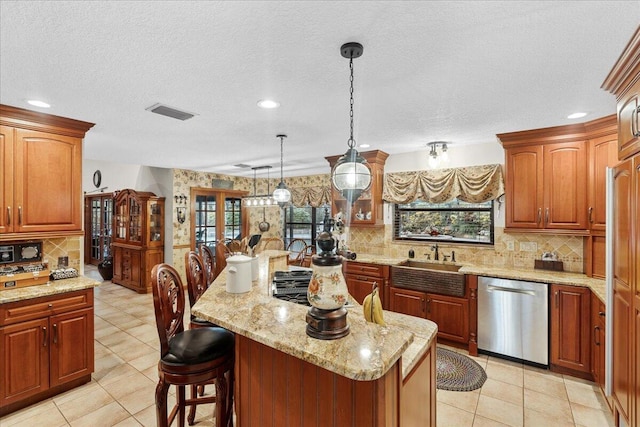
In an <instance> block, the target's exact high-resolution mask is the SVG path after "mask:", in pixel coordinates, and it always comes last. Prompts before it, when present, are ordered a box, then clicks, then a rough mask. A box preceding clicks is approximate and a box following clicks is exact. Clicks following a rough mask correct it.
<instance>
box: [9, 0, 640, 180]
mask: <svg viewBox="0 0 640 427" xmlns="http://www.w3.org/2000/svg"><path fill="white" fill-rule="evenodd" d="M0 19H1V22H0V26H1V28H0V57H1V60H0V102H1V103H3V104H8V105H14V106H18V107H22V108H30V109H33V110H40V111H46V112H48V113H51V114H55V115H60V116H65V117H71V118H76V119H79V120H84V121H89V122H93V123H96V126H95V127H94V128H93V129H91V130H90V131H89V133H88V134H87V136H86V139H85V141H86V143H85V151H84V157H85V158H88V159H95V160H104V161H113V162H120V163H132V164H142V165H148V166H158V167H178V168H184V169H194V170H202V171H212V172H220V173H226V174H232V175H245V176H252V174H253V172H252V171H251V170H250V169H249V170H246V169H239V168H237V167H234V166H233V165H235V164H238V163H244V164H248V165H250V166H260V165H267V164H271V165H273V166H274V167H277V166H278V164H279V160H280V152H279V149H280V144H279V140H278V139H277V138H276V134H278V133H286V134H288V135H289V138H288V139H287V140H285V145H284V152H285V153H284V160H285V166H284V169H285V175H288V176H292V175H305V174H312V173H326V172H328V170H329V168H328V163H327V162H326V161H325V160H324V157H325V156H330V155H336V154H341V153H343V152H344V151H345V150H346V147H347V145H346V144H347V139H348V136H349V121H348V118H349V111H348V109H349V99H348V96H349V70H348V60H346V59H344V58H342V56H340V53H339V48H340V46H341V45H342V44H343V43H345V42H348V41H358V42H360V43H362V44H363V45H364V55H363V56H362V57H361V58H358V59H356V60H354V70H355V112H354V114H355V139H356V141H357V142H358V143H368V144H370V145H371V148H368V149H381V150H384V151H386V152H388V153H390V154H394V153H403V152H413V151H420V150H424V151H425V152H426V148H425V145H426V143H427V142H429V141H433V140H444V141H449V142H451V143H452V144H455V145H461V146H463V145H465V144H478V143H495V141H496V137H495V134H496V133H502V132H510V131H516V130H525V129H532V128H539V127H548V126H557V125H562V124H567V123H571V122H572V121H571V120H568V119H566V116H567V115H568V114H570V113H572V112H575V111H586V112H588V113H589V115H588V116H587V117H585V118H584V119H580V121H587V120H592V119H595V118H599V117H602V116H605V115H609V114H613V113H614V112H615V99H614V97H613V96H612V95H611V94H609V93H607V92H605V91H604V90H602V89H600V85H601V84H602V82H603V80H604V78H605V77H606V76H607V74H608V72H609V70H610V69H611V67H612V66H613V64H614V62H615V61H616V60H617V58H618V56H619V55H620V53H621V52H622V50H623V49H624V47H625V45H626V43H627V42H628V40H629V39H630V38H631V36H632V35H633V32H634V31H635V29H636V27H637V26H638V23H639V22H640V2H639V1H637V0H636V1H617V2H616V1H586V2H579V1H566V2H561V1H550V2H542V1H532V2H526V1H519V2H498V1H492V2H483V1H474V2H448V1H434V2H427V1H424V2H400V1H394V2H385V1H371V2H356V1H341V2H338V1H327V2H315V1H305V2H297V1H268V2H259V1H248V2H242V1H233V2H232V1H222V2H213V1H162V2H161V1H85V2H81V1H67V2H63V1H49V2H47V1H24V0H22V1H6V0H2V1H0ZM34 98H36V99H42V100H45V101H47V102H49V103H50V104H52V108H50V109H47V110H43V109H38V108H35V107H30V106H28V105H27V104H26V100H27V99H34ZM264 98H273V99H275V100H277V101H279V102H280V103H281V106H280V108H278V109H275V110H262V109H260V108H258V107H257V106H256V102H257V101H258V100H260V99H264ZM155 103H164V104H167V105H169V106H171V107H176V108H179V109H183V110H186V111H188V112H193V113H196V116H195V117H194V118H192V119H190V120H187V121H179V120H175V119H170V118H167V117H163V116H159V115H156V114H153V113H150V112H148V111H146V110H145V108H148V107H150V106H151V105H153V104H155ZM274 170H277V169H274Z"/></svg>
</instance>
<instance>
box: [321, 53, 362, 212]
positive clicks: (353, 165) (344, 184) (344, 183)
mask: <svg viewBox="0 0 640 427" xmlns="http://www.w3.org/2000/svg"><path fill="white" fill-rule="evenodd" d="M362 51H363V48H362V45H361V44H360V43H355V42H352V43H345V44H343V45H342V47H341V48H340V53H341V54H342V56H343V57H345V58H349V71H350V92H349V94H350V95H349V124H350V136H349V140H348V141H347V145H348V146H349V149H348V150H347V152H346V153H345V154H344V156H342V157H340V158H339V159H338V161H337V162H336V164H335V165H334V167H333V170H332V171H331V182H332V183H333V186H334V187H335V188H336V190H338V191H339V192H340V193H341V194H342V197H344V198H345V199H346V200H347V201H348V202H349V203H350V204H353V202H355V201H356V200H357V199H358V198H359V197H360V195H361V194H362V192H363V191H365V190H367V189H368V188H369V185H371V171H370V170H369V168H368V167H367V166H366V163H367V161H366V160H365V159H364V158H363V157H362V156H361V155H360V154H358V151H357V150H356V149H355V146H356V141H355V139H354V138H353V58H358V57H360V56H362Z"/></svg>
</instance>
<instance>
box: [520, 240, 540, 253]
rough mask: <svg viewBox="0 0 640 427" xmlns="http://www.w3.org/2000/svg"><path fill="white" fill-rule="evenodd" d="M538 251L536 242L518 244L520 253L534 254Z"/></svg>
mask: <svg viewBox="0 0 640 427" xmlns="http://www.w3.org/2000/svg"><path fill="white" fill-rule="evenodd" d="M537 250H538V244H537V243H536V242H520V251H521V252H536V251H537Z"/></svg>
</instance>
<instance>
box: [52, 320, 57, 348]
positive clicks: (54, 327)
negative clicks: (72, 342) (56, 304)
mask: <svg viewBox="0 0 640 427" xmlns="http://www.w3.org/2000/svg"><path fill="white" fill-rule="evenodd" d="M53 343H54V344H58V325H57V324H55V323H54V324H53Z"/></svg>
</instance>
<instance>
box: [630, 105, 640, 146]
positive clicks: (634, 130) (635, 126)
mask: <svg viewBox="0 0 640 427" xmlns="http://www.w3.org/2000/svg"><path fill="white" fill-rule="evenodd" d="M638 113H640V105H638V106H637V107H636V108H635V109H633V110H631V133H632V134H633V136H634V137H636V138H637V137H639V136H640V132H639V129H638V128H639V127H640V126H638ZM634 115H635V117H634Z"/></svg>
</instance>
